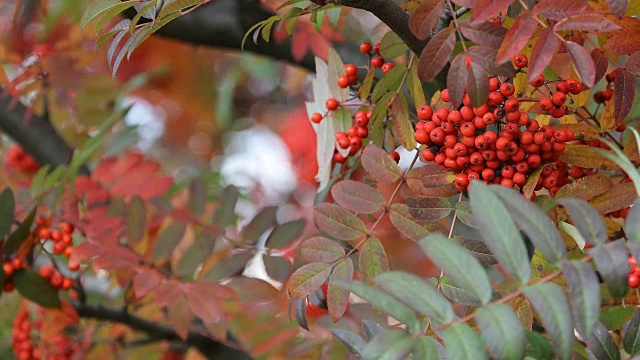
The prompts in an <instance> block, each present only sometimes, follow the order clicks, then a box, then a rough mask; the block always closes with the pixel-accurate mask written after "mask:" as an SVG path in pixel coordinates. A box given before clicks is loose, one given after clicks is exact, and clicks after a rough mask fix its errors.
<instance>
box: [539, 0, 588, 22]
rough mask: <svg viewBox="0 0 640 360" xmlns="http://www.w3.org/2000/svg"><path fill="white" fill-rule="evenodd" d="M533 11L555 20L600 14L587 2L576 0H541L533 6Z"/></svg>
mask: <svg viewBox="0 0 640 360" xmlns="http://www.w3.org/2000/svg"><path fill="white" fill-rule="evenodd" d="M533 13H534V14H536V15H540V16H543V17H546V18H547V19H549V20H555V21H560V20H562V19H566V18H569V17H572V16H577V15H596V16H597V15H600V13H599V12H598V11H596V10H595V9H594V8H592V7H590V6H589V5H588V4H587V3H586V2H583V1H575V0H541V1H540V2H539V3H538V4H536V6H534V7H533Z"/></svg>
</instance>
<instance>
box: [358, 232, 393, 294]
mask: <svg viewBox="0 0 640 360" xmlns="http://www.w3.org/2000/svg"><path fill="white" fill-rule="evenodd" d="M358 264H359V267H360V274H361V275H362V280H363V281H365V282H367V283H371V281H372V279H373V278H374V277H376V276H378V275H379V274H381V273H383V272H385V271H389V259H387V253H386V252H385V251H384V247H383V246H382V243H380V240H378V239H377V238H374V237H372V238H369V240H367V242H366V243H365V244H364V246H363V247H362V249H360V258H359V261H358Z"/></svg>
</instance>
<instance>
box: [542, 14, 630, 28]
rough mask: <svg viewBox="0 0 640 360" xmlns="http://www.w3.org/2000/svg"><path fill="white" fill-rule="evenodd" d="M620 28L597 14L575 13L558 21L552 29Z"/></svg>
mask: <svg viewBox="0 0 640 360" xmlns="http://www.w3.org/2000/svg"><path fill="white" fill-rule="evenodd" d="M620 29H622V28H621V27H620V26H619V25H618V24H616V23H614V22H613V21H611V20H609V19H607V18H605V17H604V16H602V15H600V14H598V15H575V16H572V17H569V18H566V19H562V20H560V21H558V22H557V23H556V24H555V25H554V26H553V30H554V31H565V30H579V31H595V32H608V31H615V30H620Z"/></svg>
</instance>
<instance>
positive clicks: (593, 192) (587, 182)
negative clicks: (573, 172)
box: [556, 174, 613, 201]
mask: <svg viewBox="0 0 640 360" xmlns="http://www.w3.org/2000/svg"><path fill="white" fill-rule="evenodd" d="M611 186H613V183H612V182H611V179H609V177H607V176H606V175H602V174H594V175H589V176H585V177H582V178H580V179H576V180H575V181H573V182H572V183H570V184H566V185H563V186H562V187H561V188H560V189H559V190H558V192H557V193H556V198H566V197H573V198H578V199H582V200H586V201H589V200H591V199H593V198H594V197H596V196H598V195H601V194H604V193H605V192H606V191H607V190H609V188H611Z"/></svg>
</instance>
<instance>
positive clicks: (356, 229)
mask: <svg viewBox="0 0 640 360" xmlns="http://www.w3.org/2000/svg"><path fill="white" fill-rule="evenodd" d="M313 219H314V220H315V222H316V225H317V226H318V228H319V229H320V230H322V231H324V232H326V233H327V234H329V235H331V236H333V237H335V238H336V239H340V240H345V241H351V240H355V239H358V238H360V237H362V236H364V235H365V234H366V233H367V226H366V225H365V224H364V222H363V221H362V220H360V219H358V218H357V217H356V216H355V215H353V214H352V213H351V212H349V211H347V210H345V209H343V208H341V207H339V206H337V205H333V204H328V203H322V204H320V205H317V206H316V207H315V209H314V211H313Z"/></svg>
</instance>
